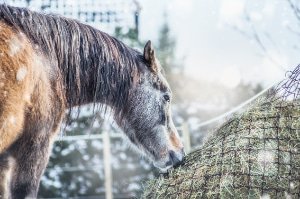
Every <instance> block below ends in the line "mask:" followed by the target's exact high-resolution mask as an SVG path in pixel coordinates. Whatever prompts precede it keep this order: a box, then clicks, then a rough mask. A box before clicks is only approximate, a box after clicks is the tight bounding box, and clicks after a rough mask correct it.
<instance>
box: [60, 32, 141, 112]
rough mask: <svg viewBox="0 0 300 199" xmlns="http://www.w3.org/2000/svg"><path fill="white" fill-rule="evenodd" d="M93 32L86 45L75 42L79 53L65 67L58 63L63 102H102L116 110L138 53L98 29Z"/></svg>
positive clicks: (124, 97) (135, 69) (134, 72)
mask: <svg viewBox="0 0 300 199" xmlns="http://www.w3.org/2000/svg"><path fill="white" fill-rule="evenodd" d="M94 35H95V37H94V38H93V39H91V40H89V43H88V44H86V43H84V42H78V44H79V46H78V49H79V54H78V55H77V56H75V57H73V59H71V60H69V63H68V65H67V66H68V67H67V68H63V66H66V65H65V64H64V62H63V63H62V65H61V66H60V68H62V73H63V74H64V77H65V78H64V79H65V87H66V88H67V89H66V91H67V92H66V99H67V103H68V104H69V106H70V107H72V106H74V105H75V106H78V105H83V104H88V103H103V104H107V105H109V106H111V107H112V108H113V109H117V108H118V107H121V106H123V105H124V103H126V100H127V97H128V93H129V89H130V87H131V84H132V80H133V79H134V78H133V77H135V76H137V75H138V67H137V64H136V61H137V60H136V59H137V56H138V54H137V52H136V51H134V50H132V49H130V48H128V47H126V46H125V45H124V44H122V43H119V41H117V40H116V39H114V38H112V37H110V36H108V35H106V34H104V33H102V32H100V31H97V32H94ZM100 41H102V43H101V42H100ZM103 41H104V42H103ZM73 48H76V47H73ZM86 52H87V53H86ZM72 55H73V56H74V53H72ZM68 59H69V58H68ZM74 61H76V62H77V63H76V64H73V62H74ZM78 63H79V64H78ZM74 66H77V67H74Z"/></svg>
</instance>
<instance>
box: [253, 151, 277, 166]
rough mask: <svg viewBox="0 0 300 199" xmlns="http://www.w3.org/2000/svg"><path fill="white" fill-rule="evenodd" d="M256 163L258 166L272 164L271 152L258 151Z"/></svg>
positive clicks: (272, 156)
mask: <svg viewBox="0 0 300 199" xmlns="http://www.w3.org/2000/svg"><path fill="white" fill-rule="evenodd" d="M257 161H258V163H259V165H260V166H262V167H266V166H270V165H271V164H272V163H273V162H274V153H273V152H271V151H264V150H263V151H260V152H259V153H258V155H257Z"/></svg>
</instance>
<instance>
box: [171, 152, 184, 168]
mask: <svg viewBox="0 0 300 199" xmlns="http://www.w3.org/2000/svg"><path fill="white" fill-rule="evenodd" d="M169 154H170V159H171V161H172V163H173V166H177V165H179V164H180V163H181V161H182V159H183V158H180V159H181V160H180V159H179V158H178V157H177V155H176V153H175V152H174V151H170V152H169Z"/></svg>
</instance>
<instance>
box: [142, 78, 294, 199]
mask: <svg viewBox="0 0 300 199" xmlns="http://www.w3.org/2000/svg"><path fill="white" fill-rule="evenodd" d="M297 77H298V76H297ZM287 82H291V80H289V81H287ZM297 85H298V84H297ZM280 88H282V85H281V87H280ZM297 89H298V87H297ZM279 90H280V89H277V90H276V92H275V94H273V96H276V97H273V98H270V97H263V98H261V99H259V100H257V101H256V102H255V103H254V104H253V105H252V106H251V107H249V108H248V109H247V110H245V111H244V112H243V113H241V114H238V115H235V116H233V117H232V118H231V119H230V120H229V121H228V122H226V123H225V124H224V125H222V126H221V127H220V128H219V129H218V130H217V131H216V132H215V134H214V135H213V136H211V137H210V138H209V139H208V140H207V142H206V143H205V144H204V145H203V146H202V147H201V148H200V149H197V150H195V151H194V152H192V153H190V154H189V155H188V156H187V157H186V160H185V162H184V164H183V165H181V166H180V167H179V168H176V169H173V170H171V171H170V172H169V174H168V176H167V177H160V178H158V179H154V180H151V181H150V182H148V184H147V186H146V188H145V192H144V194H143V198H147V199H148V198H184V199H186V198H241V199H245V198H265V199H267V198H271V199H272V198H287V199H290V198H300V100H298V99H295V98H293V99H292V100H290V99H289V100H287V99H284V100H274V99H275V98H276V99H279V98H280V97H278V94H280V95H282V96H283V94H282V93H279V92H277V91H279ZM280 92H281V90H280ZM297 92H298V90H297Z"/></svg>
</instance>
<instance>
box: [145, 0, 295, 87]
mask: <svg viewBox="0 0 300 199" xmlns="http://www.w3.org/2000/svg"><path fill="white" fill-rule="evenodd" d="M139 2H140V3H141V6H142V11H141V23H140V25H141V28H140V29H141V37H142V39H145V40H147V39H151V40H154V41H155V40H157V33H158V30H159V27H160V26H161V25H162V24H163V22H164V20H165V18H164V13H167V21H168V23H169V25H170V27H171V32H172V35H173V37H174V38H175V39H176V41H177V49H176V50H177V51H176V52H177V59H178V61H184V63H185V72H186V74H188V75H191V76H193V77H194V78H199V79H201V80H203V81H209V82H220V83H222V84H224V85H225V86H228V87H232V88H234V87H235V86H236V85H237V84H239V83H240V82H241V81H243V82H247V83H248V82H251V83H254V84H256V83H262V84H263V85H264V86H268V85H271V84H274V83H275V82H278V81H280V80H281V79H282V78H284V77H285V73H286V71H287V70H291V69H293V68H294V67H296V66H297V65H298V64H299V63H300V60H299V59H300V57H299V56H298V53H299V52H300V50H299V48H298V47H297V46H296V45H297V43H299V39H300V37H299V35H297V34H296V33H294V32H296V31H299V32H300V28H299V24H300V23H299V21H297V20H296V18H295V16H294V14H293V12H292V11H291V9H290V7H289V5H288V3H287V1H282V0H251V1H246V0H238V1H237V0H210V1H207V0H184V1H183V0H151V1H150V0H140V1H139ZM245 13H247V14H245ZM245 16H249V19H251V22H250V23H249V22H247V21H246V20H245ZM233 27H238V29H239V30H240V31H241V32H243V33H240V32H239V31H237V30H235V29H234V28H233ZM253 32H256V33H257V34H258V36H259V38H260V40H261V42H262V44H263V48H262V47H261V46H260V45H259V44H258V42H257V41H255V39H254V37H253V35H254V34H253ZM263 49H265V50H263Z"/></svg>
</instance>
